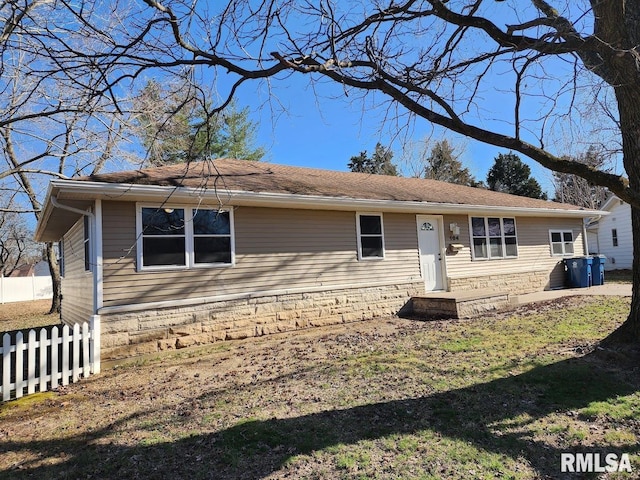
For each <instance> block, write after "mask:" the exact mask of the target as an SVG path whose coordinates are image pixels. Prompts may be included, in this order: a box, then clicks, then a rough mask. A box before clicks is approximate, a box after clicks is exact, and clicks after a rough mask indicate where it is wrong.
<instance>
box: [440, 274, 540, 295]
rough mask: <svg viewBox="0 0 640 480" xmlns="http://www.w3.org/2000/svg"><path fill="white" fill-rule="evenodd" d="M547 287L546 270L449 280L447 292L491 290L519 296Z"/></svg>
mask: <svg viewBox="0 0 640 480" xmlns="http://www.w3.org/2000/svg"><path fill="white" fill-rule="evenodd" d="M548 286H549V272H548V271H546V270H544V271H532V272H525V273H496V274H493V275H483V276H478V277H465V278H450V279H449V290H450V291H451V292H459V291H465V290H487V289H492V290H497V291H505V292H508V293H510V294H512V295H519V294H522V293H531V292H539V291H542V290H544V289H545V288H548Z"/></svg>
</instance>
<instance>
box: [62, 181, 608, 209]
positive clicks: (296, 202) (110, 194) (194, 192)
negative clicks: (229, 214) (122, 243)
mask: <svg viewBox="0 0 640 480" xmlns="http://www.w3.org/2000/svg"><path fill="white" fill-rule="evenodd" d="M52 183H53V184H54V185H55V186H56V187H57V188H58V189H59V194H61V193H63V192H64V193H66V194H68V195H69V198H74V199H75V197H76V196H80V197H82V196H88V197H90V198H101V199H103V200H125V199H127V198H134V199H135V200H137V201H147V200H155V201H157V200H158V198H159V197H162V198H164V200H165V201H166V202H167V203H171V202H180V201H201V200H202V199H206V200H208V201H211V200H213V201H214V202H215V203H216V204H220V205H221V206H228V205H234V206H255V207H274V208H301V209H313V210H327V209H330V210H358V209H365V208H366V209H374V210H377V211H386V212H405V213H426V214H429V213H431V214H434V213H436V214H443V213H450V214H465V215H467V214H469V213H489V214H517V215H519V216H540V215H543V216H553V217H580V218H585V217H593V216H597V215H608V214H609V213H608V212H604V211H600V210H581V209H575V210H574V209H571V210H564V209H554V208H540V207H513V206H492V205H467V204H458V203H437V202H420V201H401V200H400V201H399V200H376V199H358V198H347V197H329V196H320V195H298V194H291V193H269V192H247V191H235V190H225V189H202V188H191V187H169V186H159V185H136V184H109V183H102V182H78V181H73V180H54V181H53V182H52ZM52 198H53V197H52ZM550 205H553V204H552V203H550Z"/></svg>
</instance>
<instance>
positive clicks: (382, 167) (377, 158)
mask: <svg viewBox="0 0 640 480" xmlns="http://www.w3.org/2000/svg"><path fill="white" fill-rule="evenodd" d="M392 158H393V152H392V151H391V149H390V148H388V147H384V146H382V144H380V143H377V144H376V148H375V150H374V152H373V154H372V155H371V157H369V156H367V151H366V150H365V151H364V152H360V154H359V155H357V156H355V157H351V161H350V162H349V164H348V167H349V169H350V170H351V171H352V172H360V173H373V174H377V175H392V176H398V169H397V167H396V166H395V165H394V164H393V163H392V162H391V159H392Z"/></svg>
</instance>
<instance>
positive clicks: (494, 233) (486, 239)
mask: <svg viewBox="0 0 640 480" xmlns="http://www.w3.org/2000/svg"><path fill="white" fill-rule="evenodd" d="M471 237H472V252H473V258H474V259H492V258H515V257H517V256H518V237H517V235H516V220H515V218H500V217H471Z"/></svg>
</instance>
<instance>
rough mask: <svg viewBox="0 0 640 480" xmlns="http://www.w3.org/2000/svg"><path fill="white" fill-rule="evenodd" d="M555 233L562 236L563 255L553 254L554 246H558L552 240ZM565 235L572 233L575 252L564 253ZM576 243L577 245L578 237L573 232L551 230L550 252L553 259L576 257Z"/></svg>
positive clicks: (568, 230)
mask: <svg viewBox="0 0 640 480" xmlns="http://www.w3.org/2000/svg"><path fill="white" fill-rule="evenodd" d="M553 233H559V234H560V239H561V240H562V241H561V242H560V244H561V245H562V253H554V252H553V245H555V244H557V243H558V242H554V241H553V240H552V236H551V235H552V234H553ZM565 233H570V234H571V243H572V244H573V252H568V253H567V252H565V251H564V244H565V241H564V234H565ZM575 243H576V235H575V234H574V233H573V230H571V229H565V230H560V229H557V228H556V229H553V230H549V250H550V251H551V256H552V257H573V256H574V255H575V251H576V248H575Z"/></svg>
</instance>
